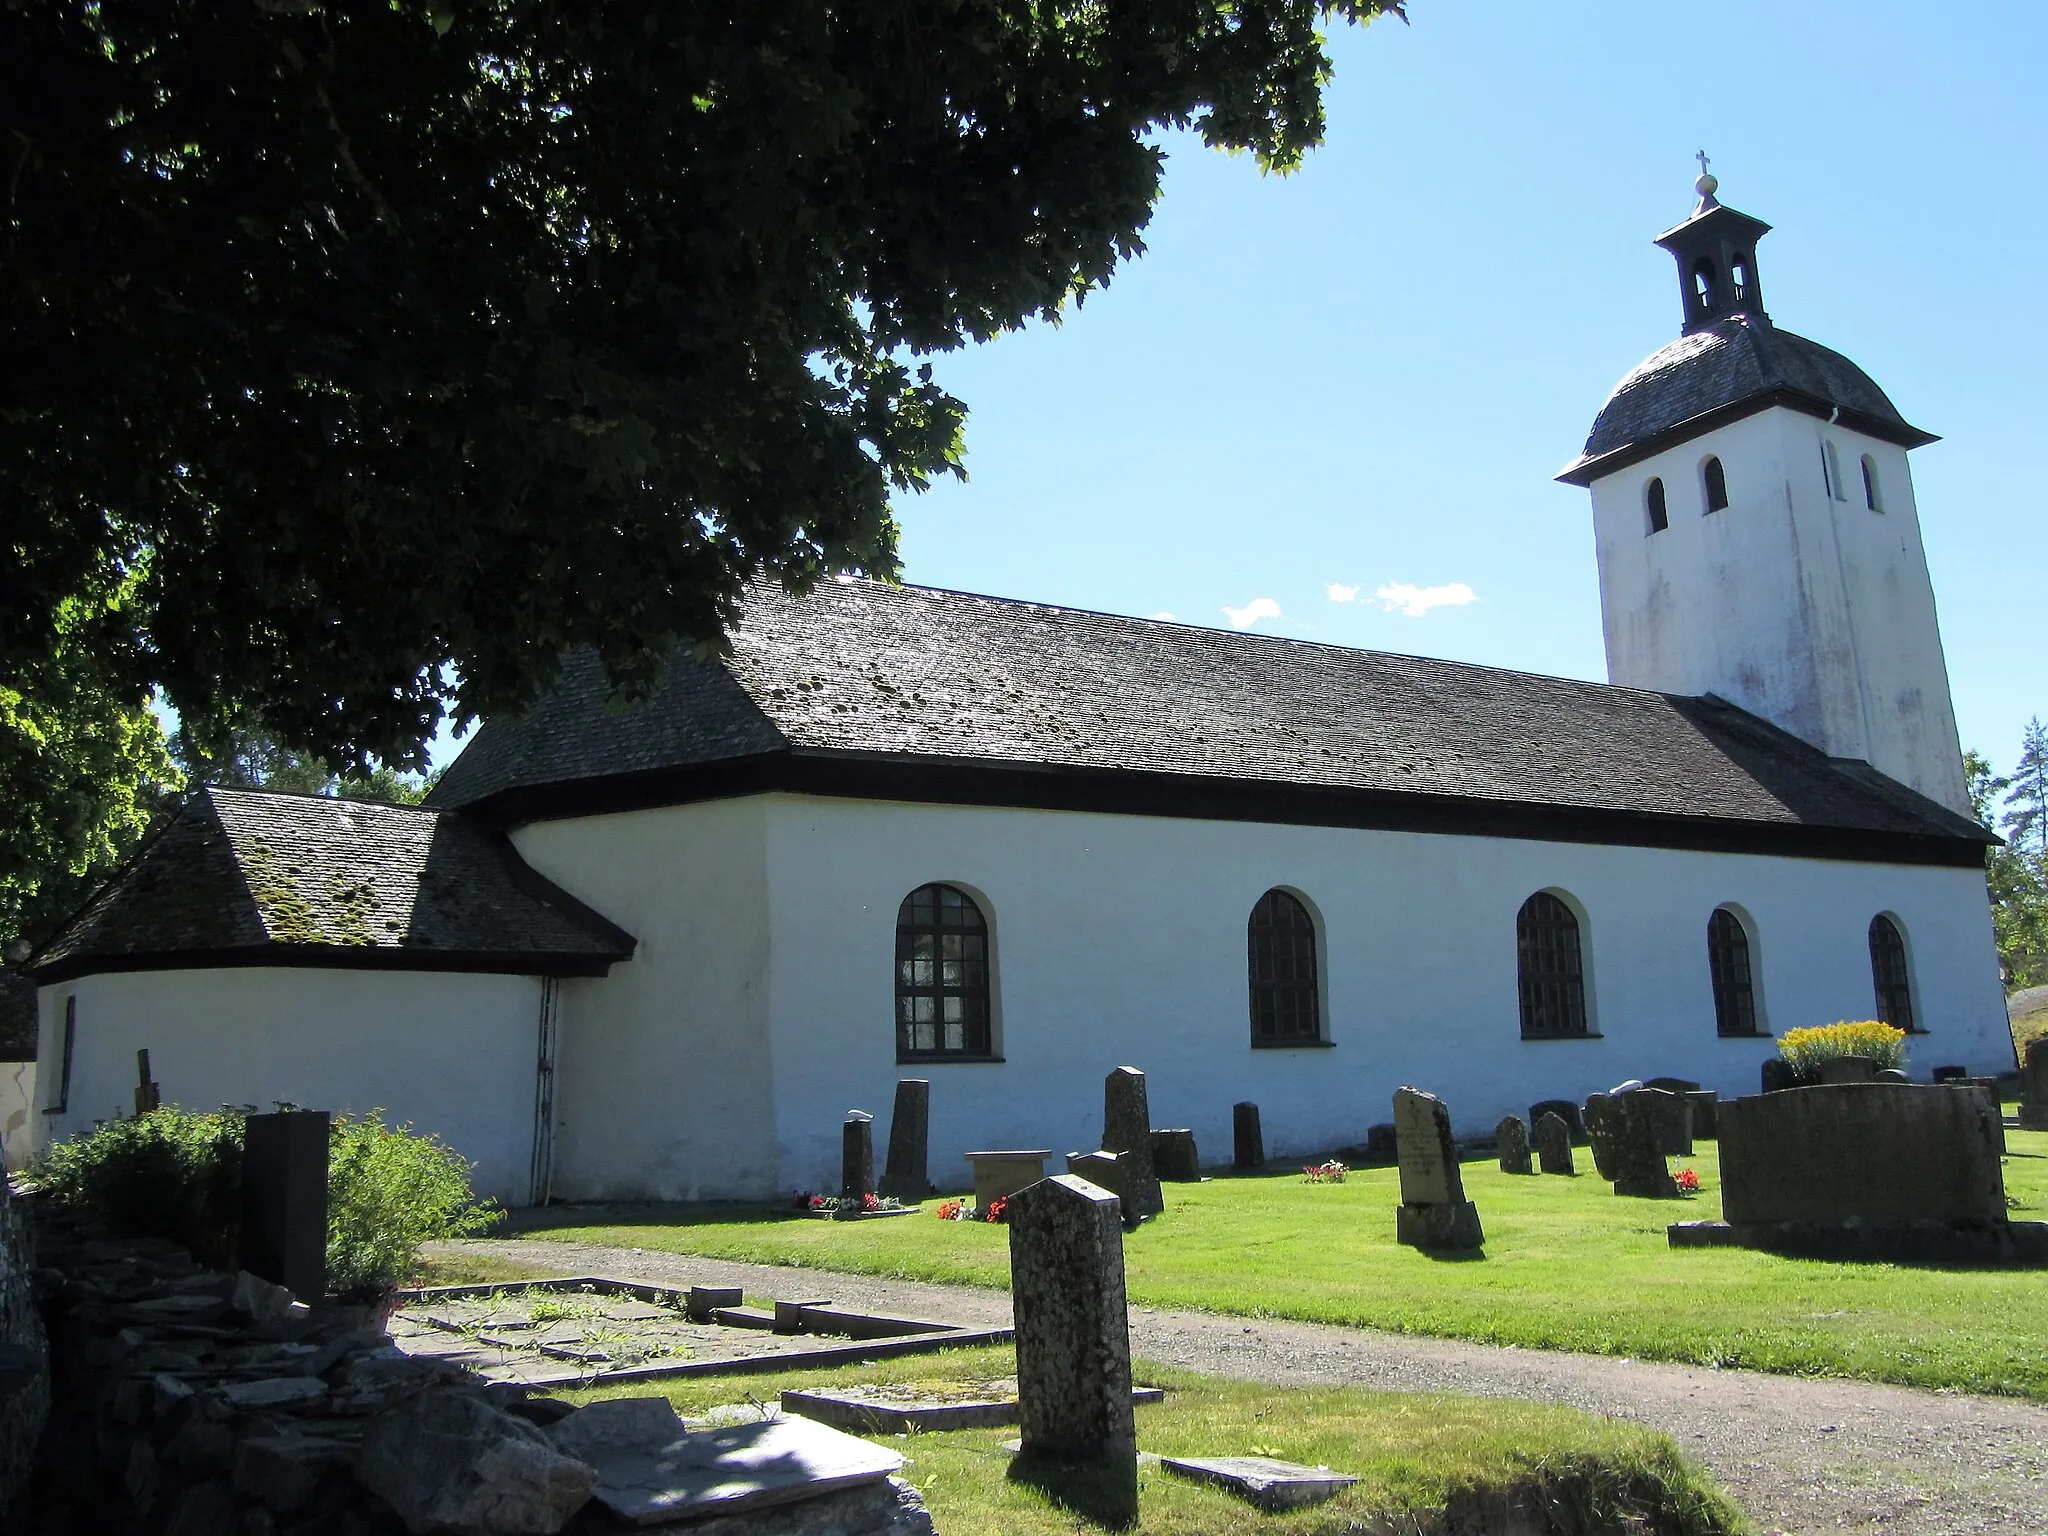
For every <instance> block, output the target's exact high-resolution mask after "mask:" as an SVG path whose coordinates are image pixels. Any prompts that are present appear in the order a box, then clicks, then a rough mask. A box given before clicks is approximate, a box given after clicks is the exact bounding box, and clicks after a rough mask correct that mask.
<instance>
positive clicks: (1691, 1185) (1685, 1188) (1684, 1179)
mask: <svg viewBox="0 0 2048 1536" xmlns="http://www.w3.org/2000/svg"><path fill="white" fill-rule="evenodd" d="M1677 1184H1678V1192H1679V1193H1680V1194H1681V1195H1696V1194H1698V1193H1699V1192H1700V1176H1699V1175H1698V1174H1696V1173H1694V1172H1693V1171H1692V1170H1691V1169H1690V1168H1681V1169H1679V1170H1678V1178H1677Z"/></svg>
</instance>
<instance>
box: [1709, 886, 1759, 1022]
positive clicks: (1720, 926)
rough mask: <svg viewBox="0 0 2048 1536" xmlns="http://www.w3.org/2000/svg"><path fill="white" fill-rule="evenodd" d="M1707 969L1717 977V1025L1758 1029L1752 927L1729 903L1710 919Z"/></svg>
mask: <svg viewBox="0 0 2048 1536" xmlns="http://www.w3.org/2000/svg"><path fill="white" fill-rule="evenodd" d="M1707 969H1708V970H1709V971H1710V972H1711V973H1712V975H1713V978H1714V1029H1715V1032H1716V1033H1718V1034H1723V1035H1753V1034H1755V1033H1756V984H1755V980H1754V978H1753V977H1752V975H1751V972H1750V967H1749V931H1748V930H1747V929H1746V928H1744V927H1743V926H1742V919H1741V918H1739V917H1737V916H1736V915H1735V914H1734V913H1733V912H1730V911H1729V910H1728V909H1727V908H1726V907H1716V908H1715V909H1714V915H1713V916H1712V917H1710V918H1708V919H1707Z"/></svg>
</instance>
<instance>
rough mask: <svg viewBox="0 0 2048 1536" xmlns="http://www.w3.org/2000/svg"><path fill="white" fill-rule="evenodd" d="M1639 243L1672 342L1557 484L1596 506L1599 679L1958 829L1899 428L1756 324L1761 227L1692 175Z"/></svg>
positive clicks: (1957, 764) (1708, 178)
mask: <svg viewBox="0 0 2048 1536" xmlns="http://www.w3.org/2000/svg"><path fill="white" fill-rule="evenodd" d="M1700 169H1701V174H1700V177H1699V180H1698V181H1697V182H1696V183H1694V186H1695V189H1696V190H1697V192H1698V193H1699V203H1698V205H1697V206H1696V207H1695V208H1694V209H1693V211H1692V213H1691V215H1690V216H1689V217H1688V218H1686V219H1685V220H1684V222H1682V223H1680V224H1678V225H1677V226H1676V227H1674V228H1672V229H1669V230H1666V231H1665V232H1664V233H1663V234H1662V235H1660V236H1658V237H1657V244H1658V245H1660V246H1661V247H1663V248H1664V250H1666V251H1668V252H1669V253H1670V254H1671V256H1672V257H1673V259H1674V260H1675V262H1676V263H1677V267H1678V281H1679V290H1680V303H1681V316H1680V335H1679V338H1678V340H1676V341H1674V342H1672V343H1671V344H1670V345H1668V346H1666V347H1664V348H1662V349H1661V350H1659V351H1657V352H1655V353H1653V354H1651V356H1650V357H1649V358H1648V359H1646V360H1645V361H1644V362H1643V363H1642V364H1640V365H1639V366H1638V367H1636V368H1635V369H1634V370H1633V371H1632V372H1631V373H1629V375H1628V376H1627V377H1626V378H1624V379H1623V380H1622V381H1621V383H1620V384H1619V385H1617V386H1616V387H1615V390H1614V393H1613V394H1612V395H1610V396H1609V397H1608V399H1607V403H1606V404H1605V405H1603V406H1602V407H1601V408H1600V414H1599V416H1598V417H1596V418H1595V420H1594V422H1593V430H1592V432H1591V434H1590V435H1589V436H1588V437H1587V439H1586V448H1585V452H1584V453H1583V454H1581V455H1580V456H1579V458H1578V459H1577V460H1575V461H1574V462H1573V463H1572V464H1570V465H1569V466H1568V467H1567V468H1566V469H1565V470H1564V472H1563V473H1562V474H1560V475H1559V476H1558V478H1559V479H1560V480H1562V481H1564V482H1566V483H1567V484H1571V485H1583V486H1586V487H1588V488H1589V489H1590V490H1591V491H1592V493H1593V526H1594V533H1595V540H1596V546H1597V549H1598V557H1599V564H1600V608H1601V616H1602V621H1603V625H1604V628H1605V632H1606V641H1607V673H1608V681H1610V682H1613V683H1617V684H1620V685H1622V686H1624V687H1630V688H1647V689H1654V690H1656V691H1659V692H1663V693H1677V694H1708V693H1711V694H1715V695H1718V696H1719V697H1721V698H1723V699H1726V700H1727V701H1728V702H1730V703H1732V704H1738V705H1740V706H1741V707H1742V708H1744V709H1746V710H1749V711H1750V712H1751V713H1752V714H1756V715H1760V716H1762V717H1763V718H1764V719H1766V720H1769V721H1770V722H1772V723H1773V724H1775V725H1778V726H1780V727H1782V728H1783V729H1785V730H1787V731H1790V732H1791V733H1792V734H1793V735H1795V736H1799V737H1801V738H1802V739H1804V740H1806V741H1808V742H1810V743H1812V744H1813V745H1814V746H1816V747H1818V748H1820V749H1821V750H1822V751H1823V752H1826V753H1827V754H1828V755H1829V756H1831V757H1837V758H1848V759H1856V760H1860V761H1863V762H1866V763H1868V764H1869V765H1870V766H1871V767H1873V768H1875V769H1877V770H1878V771H1879V772H1880V773H1883V774H1886V775H1888V776H1889V777H1891V778H1893V779H1896V780H1897V781H1899V782H1900V783H1902V784H1905V785H1908V786H1910V787H1911V788H1913V789H1916V790H1918V791H1919V792H1920V793H1921V794H1923V795H1926V796H1927V797H1928V798H1930V799H1932V800H1936V801H1939V802H1940V803H1941V804H1943V805H1946V806H1948V807H1949V808H1950V809H1951V810H1955V811H1959V812H1961V813H1962V814H1964V815H1969V814H1970V803H1969V796H1968V794H1967V792H1966V790H1965V787H1964V776H1963V762H1962V752H1961V749H1960V747H1959V745H1958V743H1957V738H1956V723H1955V711H1954V706H1953V705H1952V704H1951V702H1950V698H1949V687H1948V667H1947V664H1946V663H1945V662H1944V660H1943V659H1942V651H1941V632H1940V628H1939V626H1938V625H1937V623H1936V620H1935V613H1934V589H1933V586H1932V584H1931V583H1930V582H1929V580H1928V575H1927V558H1926V555H1925V552H1924V551H1923V549H1922V547H1921V542H1920V520H1919V512H1918V508H1917V507H1916V505H1915V503H1914V499H1913V476H1912V471H1911V469H1910V468H1909V467H1908V465H1907V463H1906V454H1907V451H1908V450H1909V449H1913V448H1917V447H1920V446H1921V445H1923V444H1926V443H1931V442H1934V441H1935V440H1936V439H1935V438H1934V436H1933V434H1931V433H1928V432H1923V431H1921V430H1920V429H1919V428H1918V427H1914V426H1910V425H1908V424H1907V422H1906V420H1905V418H1904V417H1902V416H1901V415H1900V414H1899V412H1898V410H1897V409H1896V408H1895V407H1894V406H1893V405H1892V403H1891V401H1890V400H1889V399H1887V398H1886V397H1885V394H1884V392H1883V391H1882V390H1880V389H1879V388H1878V387H1877V385H1876V384H1874V383H1873V382H1871V380H1870V377H1869V376H1868V375H1867V374H1865V373H1864V372H1863V370H1862V369H1860V368H1858V367H1857V366H1856V365H1855V364H1854V363H1852V362H1850V361H1849V360H1848V359H1847V358H1845V357H1843V356H1842V355H1841V354H1840V353H1837V352H1831V351H1829V350H1828V349H1827V348H1826V347H1823V346H1819V345H1817V344H1816V343H1814V342H1811V341H1808V340H1807V339H1806V338H1805V337H1803V336H1796V335H1794V334H1793V333H1792V332H1790V331H1786V330H1781V329H1779V328H1778V327H1777V326H1776V325H1775V324H1773V323H1772V321H1771V318H1770V316H1769V315H1767V314H1766V313H1765V312H1764V307H1763V287H1762V281H1761V279H1760V277H1759V275H1758V270H1757V245H1758V243H1759V241H1760V240H1761V239H1762V237H1763V236H1764V235H1765V234H1766V233H1767V232H1768V231H1769V229H1770V226H1769V225H1768V224H1766V223H1764V222H1763V221H1762V220H1761V219H1754V218H1751V217H1750V216H1749V215H1748V214H1746V213H1738V212H1736V211H1735V210H1734V209H1732V208H1728V207H1725V206H1723V205H1722V204H1721V203H1720V202H1719V201H1718V200H1717V198H1716V197H1715V193H1716V192H1717V191H1718V190H1719V183H1718V182H1717V181H1716V180H1715V178H1714V177H1713V176H1712V175H1711V174H1709V173H1708V172H1707V169H1706V157H1705V156H1704V155H1702V156H1701V166H1700Z"/></svg>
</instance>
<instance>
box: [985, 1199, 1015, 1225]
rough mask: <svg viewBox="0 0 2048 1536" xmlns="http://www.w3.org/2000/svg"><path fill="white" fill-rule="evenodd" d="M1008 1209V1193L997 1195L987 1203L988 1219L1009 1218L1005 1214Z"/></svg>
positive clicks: (1002, 1219)
mask: <svg viewBox="0 0 2048 1536" xmlns="http://www.w3.org/2000/svg"><path fill="white" fill-rule="evenodd" d="M1009 1209H1010V1197H1009V1196H1008V1195H998V1196H996V1198H995V1199H993V1200H991V1201H989V1203H988V1219H989V1220H990V1221H995V1222H1001V1221H1007V1220H1009V1216H1008V1214H1007V1213H1008V1211H1009Z"/></svg>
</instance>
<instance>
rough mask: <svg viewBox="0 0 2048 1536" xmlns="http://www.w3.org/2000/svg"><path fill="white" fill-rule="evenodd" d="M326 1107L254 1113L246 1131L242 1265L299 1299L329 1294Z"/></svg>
mask: <svg viewBox="0 0 2048 1536" xmlns="http://www.w3.org/2000/svg"><path fill="white" fill-rule="evenodd" d="M333 1134H334V1117H333V1116H331V1115H330V1114H328V1112H327V1111H326V1110H324V1109H292V1110H282V1111H280V1112H279V1113H277V1114H274V1115H251V1116H249V1118H248V1119H247V1120H245V1121H244V1122H243V1131H242V1253H241V1265H242V1268H244V1269H246V1270H247V1271H249V1273H250V1274H252V1275H255V1276H256V1277H257V1278H258V1279H261V1280H268V1281H270V1282H271V1284H273V1285H281V1286H283V1287H285V1288H286V1289H287V1290H289V1291H290V1292H291V1293H292V1294H293V1295H294V1296H296V1297H298V1298H299V1300H301V1301H304V1302H308V1303H311V1302H315V1301H318V1300H319V1299H320V1298H321V1297H322V1296H324V1295H326V1294H327V1152H328V1146H329V1143H330V1142H331V1140H332V1138H333Z"/></svg>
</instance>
